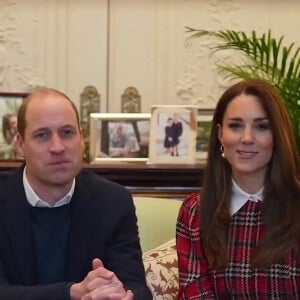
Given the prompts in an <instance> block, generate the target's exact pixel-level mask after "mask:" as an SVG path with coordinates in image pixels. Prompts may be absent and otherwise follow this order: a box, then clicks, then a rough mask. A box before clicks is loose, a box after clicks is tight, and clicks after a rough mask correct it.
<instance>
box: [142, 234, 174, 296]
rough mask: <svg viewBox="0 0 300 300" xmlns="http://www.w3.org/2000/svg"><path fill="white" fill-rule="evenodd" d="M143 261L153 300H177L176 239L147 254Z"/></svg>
mask: <svg viewBox="0 0 300 300" xmlns="http://www.w3.org/2000/svg"><path fill="white" fill-rule="evenodd" d="M143 261H144V266H145V272H146V280H147V284H148V286H149V288H150V290H151V292H152V295H153V299H155V300H158V299H161V300H162V299H168V300H173V299H174V300H175V299H177V295H178V280H179V276H178V264H177V253H176V245H175V238H173V239H171V240H169V241H168V242H166V243H164V244H162V245H160V246H158V247H156V248H154V249H152V250H149V251H147V252H145V253H144V254H143Z"/></svg>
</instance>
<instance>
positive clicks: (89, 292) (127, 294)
mask: <svg viewBox="0 0 300 300" xmlns="http://www.w3.org/2000/svg"><path fill="white" fill-rule="evenodd" d="M70 295H71V299H72V300H101V299H115V300H132V299H133V293H132V292H131V291H126V290H125V289H124V287H123V284H122V282H121V281H120V280H119V279H118V278H117V276H116V275H115V274H114V273H113V272H111V271H109V270H107V269H105V267H104V266H103V263H102V261H101V260H100V259H98V258H96V259H94V260H93V270H92V271H90V272H89V273H88V274H87V276H86V277H85V278H84V280H83V281H81V282H79V283H75V284H73V285H72V286H71V289H70Z"/></svg>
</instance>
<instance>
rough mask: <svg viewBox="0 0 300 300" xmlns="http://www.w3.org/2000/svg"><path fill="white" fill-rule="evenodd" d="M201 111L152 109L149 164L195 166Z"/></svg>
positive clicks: (187, 107)
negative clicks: (199, 114)
mask: <svg viewBox="0 0 300 300" xmlns="http://www.w3.org/2000/svg"><path fill="white" fill-rule="evenodd" d="M197 110H198V106H194V105H158V106H152V108H151V129H150V145H149V149H150V150H149V161H148V162H149V163H153V164H194V163H195V154H196V151H195V149H196V129H197Z"/></svg>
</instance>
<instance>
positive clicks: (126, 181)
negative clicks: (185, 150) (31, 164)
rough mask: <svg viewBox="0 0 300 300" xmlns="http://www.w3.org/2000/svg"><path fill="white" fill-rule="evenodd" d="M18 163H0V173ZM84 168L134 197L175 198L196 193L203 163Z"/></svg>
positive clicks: (119, 164)
mask: <svg viewBox="0 0 300 300" xmlns="http://www.w3.org/2000/svg"><path fill="white" fill-rule="evenodd" d="M21 163H22V162H10V161H2V162H0V170H10V169H13V168H16V167H18V166H20V165H21ZM83 167H84V168H85V169H88V170H91V171H93V172H95V173H96V174H98V175H100V176H103V177H104V178H107V179H109V180H112V181H115V182H118V183H119V184H121V185H123V186H126V187H128V188H129V189H130V190H131V191H132V193H133V194H134V195H148V196H149V195H151V196H167V197H170V196H176V197H185V196H186V195H188V194H190V193H193V192H199V190H200V187H201V185H202V181H203V164H193V165H190V164H186V165H152V164H151V165H148V164H146V163H140V162H138V163H123V162H121V163H112V164H108V163H101V164H84V166H83Z"/></svg>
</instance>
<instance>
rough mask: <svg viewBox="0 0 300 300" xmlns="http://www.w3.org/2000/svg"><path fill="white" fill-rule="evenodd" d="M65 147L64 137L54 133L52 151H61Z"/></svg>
mask: <svg viewBox="0 0 300 300" xmlns="http://www.w3.org/2000/svg"><path fill="white" fill-rule="evenodd" d="M64 149H65V147H64V143H63V141H62V139H61V138H60V137H59V136H58V135H57V134H53V136H52V139H51V145H50V151H51V152H55V153H60V152H62V151H64Z"/></svg>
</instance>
